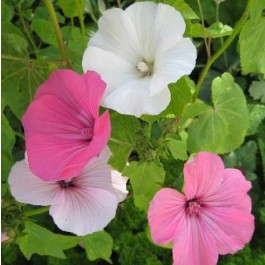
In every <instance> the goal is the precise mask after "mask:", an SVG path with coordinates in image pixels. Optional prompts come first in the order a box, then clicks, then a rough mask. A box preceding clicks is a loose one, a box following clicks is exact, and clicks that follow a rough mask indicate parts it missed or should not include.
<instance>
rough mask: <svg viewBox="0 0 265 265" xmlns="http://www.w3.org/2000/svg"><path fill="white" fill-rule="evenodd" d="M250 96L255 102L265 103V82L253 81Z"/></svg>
mask: <svg viewBox="0 0 265 265" xmlns="http://www.w3.org/2000/svg"><path fill="white" fill-rule="evenodd" d="M249 94H250V96H251V97H253V98H254V99H255V100H257V99H259V100H260V101H261V103H265V81H253V82H252V83H251V86H250V87H249Z"/></svg>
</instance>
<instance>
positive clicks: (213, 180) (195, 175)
mask: <svg viewBox="0 0 265 265" xmlns="http://www.w3.org/2000/svg"><path fill="white" fill-rule="evenodd" d="M223 175H224V164H223V161H222V160H221V158H220V157H219V156H218V155H216V154H212V153H208V152H200V153H198V154H197V155H196V156H195V157H194V158H193V159H192V160H191V161H188V162H187V163H186V164H185V165H184V178H185V185H184V189H183V190H184V193H185V195H186V198H187V199H188V200H190V199H193V198H195V197H196V198H199V199H200V198H201V197H202V196H203V197H206V196H209V195H210V194H212V193H213V192H214V191H215V190H216V189H217V187H218V186H219V185H220V184H221V183H222V181H223Z"/></svg>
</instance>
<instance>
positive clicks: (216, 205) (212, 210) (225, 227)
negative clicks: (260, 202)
mask: <svg viewBox="0 0 265 265" xmlns="http://www.w3.org/2000/svg"><path fill="white" fill-rule="evenodd" d="M250 188H251V184H250V182H249V181H247V180H246V179H245V177H244V176H243V174H242V173H241V171H239V170H237V169H225V170H224V182H223V183H222V184H221V185H220V186H219V187H218V189H217V190H216V191H215V193H214V194H211V195H210V196H207V197H204V198H203V200H202V203H203V204H205V205H206V207H205V210H204V211H203V212H202V214H203V218H204V219H205V220H206V222H207V225H208V226H209V229H211V230H212V233H213V236H214V237H215V239H216V242H217V247H218V252H219V253H220V254H227V253H232V254H233V253H235V252H237V251H238V250H240V249H242V248H243V247H244V245H245V244H246V243H248V242H249V241H250V239H251V237H252V234H253V231H254V217H253V216H252V215H251V213H250V211H251V200H250V197H249V196H248V195H247V192H248V191H249V190H250Z"/></svg>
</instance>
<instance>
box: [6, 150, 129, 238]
mask: <svg viewBox="0 0 265 265" xmlns="http://www.w3.org/2000/svg"><path fill="white" fill-rule="evenodd" d="M109 157H110V151H109V149H108V148H105V149H104V150H103V151H102V152H101V153H100V155H99V156H98V157H94V158H92V159H91V160H90V161H89V162H88V163H87V165H86V166H85V168H84V169H83V171H82V172H81V173H80V174H79V175H78V176H76V177H74V178H72V179H71V180H59V181H43V180H41V179H39V178H38V177H36V176H35V175H34V174H33V173H32V172H31V171H30V169H29V167H28V164H27V162H26V160H22V161H19V162H17V163H16V164H15V165H14V166H13V168H12V170H11V172H10V176H9V179H8V183H9V186H10V190H11V193H12V195H13V196H14V197H15V199H16V200H17V201H19V202H23V203H29V204H33V205H43V206H47V205H51V207H50V210H49V212H50V215H51V216H52V218H53V220H54V222H55V224H56V225H57V226H58V227H59V228H60V229H61V230H64V231H67V232H71V233H74V234H77V235H80V236H83V235H86V234H91V233H94V232H96V231H100V230H102V229H104V227H106V226H107V224H108V223H109V222H110V221H111V220H112V219H113V218H114V217H115V214H116V209H117V206H118V204H119V202H121V201H123V200H124V199H125V198H126V196H127V193H128V192H127V190H126V182H127V178H125V177H122V176H121V174H120V173H119V172H117V171H114V170H111V168H110V166H109V165H108V164H107V162H108V160H109Z"/></svg>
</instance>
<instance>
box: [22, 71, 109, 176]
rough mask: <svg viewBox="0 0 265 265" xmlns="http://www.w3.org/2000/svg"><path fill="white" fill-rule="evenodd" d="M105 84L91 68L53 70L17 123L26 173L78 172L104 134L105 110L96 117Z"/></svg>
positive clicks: (106, 127) (99, 147)
mask: <svg viewBox="0 0 265 265" xmlns="http://www.w3.org/2000/svg"><path fill="white" fill-rule="evenodd" d="M105 87H106V84H105V83H104V82H103V81H102V80H101V78H100V76H99V75H98V74H97V73H96V72H87V73H85V74H83V75H79V74H77V73H75V72H73V71H71V70H58V71H55V72H54V73H53V74H52V75H51V76H50V77H49V79H48V80H47V81H46V82H45V83H43V84H42V85H41V86H40V87H39V89H38V90H37V92H36V95H35V98H34V101H33V102H32V103H31V104H30V105H29V107H28V109H27V111H26V113H25V115H24V117H23V126H24V129H25V137H26V150H27V154H28V161H29V167H30V169H31V171H32V172H33V173H34V174H35V175H36V176H38V177H39V178H41V179H43V180H65V179H70V178H72V177H75V176H77V175H79V174H80V172H81V171H82V169H83V168H84V166H85V165H86V164H87V162H88V161H89V159H91V158H92V157H94V156H96V155H98V154H99V153H100V152H101V151H102V149H103V148H104V147H105V146H106V145H107V142H108V139H109V136H110V130H111V126H110V118H109V113H108V111H105V112H104V113H103V114H102V115H101V116H100V117H99V113H98V112H99V105H100V101H101V99H102V97H103V94H104V91H105Z"/></svg>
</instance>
